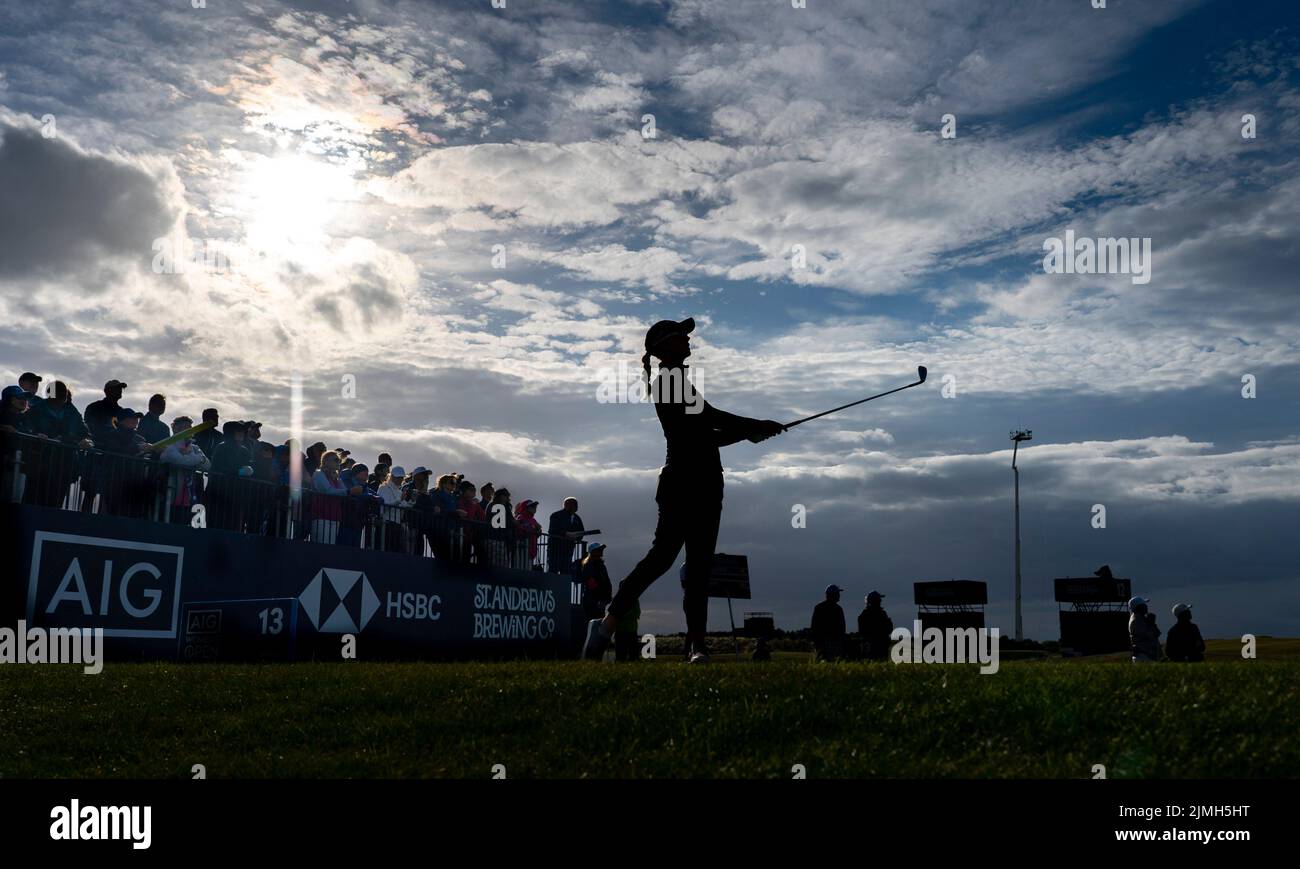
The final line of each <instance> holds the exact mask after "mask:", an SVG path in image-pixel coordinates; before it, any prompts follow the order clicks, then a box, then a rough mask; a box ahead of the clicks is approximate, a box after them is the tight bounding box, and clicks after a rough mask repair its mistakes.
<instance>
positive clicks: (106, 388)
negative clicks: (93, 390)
mask: <svg viewBox="0 0 1300 869" xmlns="http://www.w3.org/2000/svg"><path fill="white" fill-rule="evenodd" d="M115 386H120V387H121V388H122V389H126V384H125V383H123V382H122V381H120V380H110V381H108V383H105V384H104V391H105V392H108V391H109V390H110V389H112V388H113V387H115Z"/></svg>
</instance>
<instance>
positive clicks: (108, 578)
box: [27, 531, 185, 638]
mask: <svg viewBox="0 0 1300 869" xmlns="http://www.w3.org/2000/svg"><path fill="white" fill-rule="evenodd" d="M184 556H185V549H184V547H181V546H162V545H159V544H156V543H137V542H136V541H134V540H113V539H111V538H107V537H85V536H83V535H80V534H55V533H53V532H49V531H37V532H36V536H35V539H34V541H33V544H32V574H31V583H30V585H29V586H28V589H27V623H28V624H30V625H39V626H41V627H77V628H103V629H104V636H106V637H145V638H154V637H156V638H174V637H175V636H176V624H177V618H178V615H179V612H180V603H181V569H182V561H183V560H184Z"/></svg>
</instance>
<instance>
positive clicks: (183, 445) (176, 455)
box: [158, 416, 212, 524]
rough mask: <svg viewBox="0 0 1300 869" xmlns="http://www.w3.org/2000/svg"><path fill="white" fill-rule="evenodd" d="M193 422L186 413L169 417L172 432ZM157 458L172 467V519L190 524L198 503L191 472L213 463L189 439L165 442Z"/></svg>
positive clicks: (208, 466) (204, 469) (181, 430)
mask: <svg viewBox="0 0 1300 869" xmlns="http://www.w3.org/2000/svg"><path fill="white" fill-rule="evenodd" d="M192 425H193V421H192V420H191V419H190V418H189V417H188V416H178V417H176V419H174V420H172V434H180V433H181V432H183V431H186V430H187V429H189V428H190V427H191V426H192ZM158 460H159V461H160V462H161V463H162V464H163V465H164V466H166V467H168V468H171V469H172V474H171V481H170V486H171V490H172V496H171V521H172V522H176V523H180V524H189V523H190V522H191V521H192V513H193V507H194V504H196V503H198V498H199V494H200V492H199V489H198V487H197V486H196V484H195V479H196V478H195V476H194V472H195V471H206V470H208V469H209V468H211V467H212V462H211V461H209V460H208V457H207V456H205V455H204V454H203V450H201V449H200V448H199V445H198V444H196V443H195V442H194V440H193V439H192V438H186V439H185V440H181V441H177V442H176V443H174V444H170V445H168V446H167V447H166V448H165V449H163V451H162V455H161V456H159V457H158Z"/></svg>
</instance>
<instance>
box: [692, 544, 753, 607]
mask: <svg viewBox="0 0 1300 869" xmlns="http://www.w3.org/2000/svg"><path fill="white" fill-rule="evenodd" d="M679 576H680V577H681V580H682V583H683V584H685V582H686V565H685V564H683V565H682V569H681V572H680V573H679ZM709 597H726V598H731V599H732V600H749V598H750V594H749V557H748V556H746V555H727V554H726V553H725V552H717V553H714V555H713V570H712V572H711V573H710V574H709Z"/></svg>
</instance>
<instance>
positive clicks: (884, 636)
mask: <svg viewBox="0 0 1300 869" xmlns="http://www.w3.org/2000/svg"><path fill="white" fill-rule="evenodd" d="M882 598H884V595H883V594H881V593H880V592H878V591H873V592H872V593H871V594H869V595H867V605H866V607H865V608H863V610H862V612H861V613H859V614H858V635H859V636H860V637H861V638H862V654H863V656H864V657H866V658H870V659H872V660H875V661H883V660H885V659H886V658H888V657H889V645H890V640H889V635H890V634H891V633H893V631H894V621H893V619H891V618H890V617H889V614H888V613H886V612H885V610H884V607H882V606H881V605H880V602H881V599H882Z"/></svg>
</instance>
